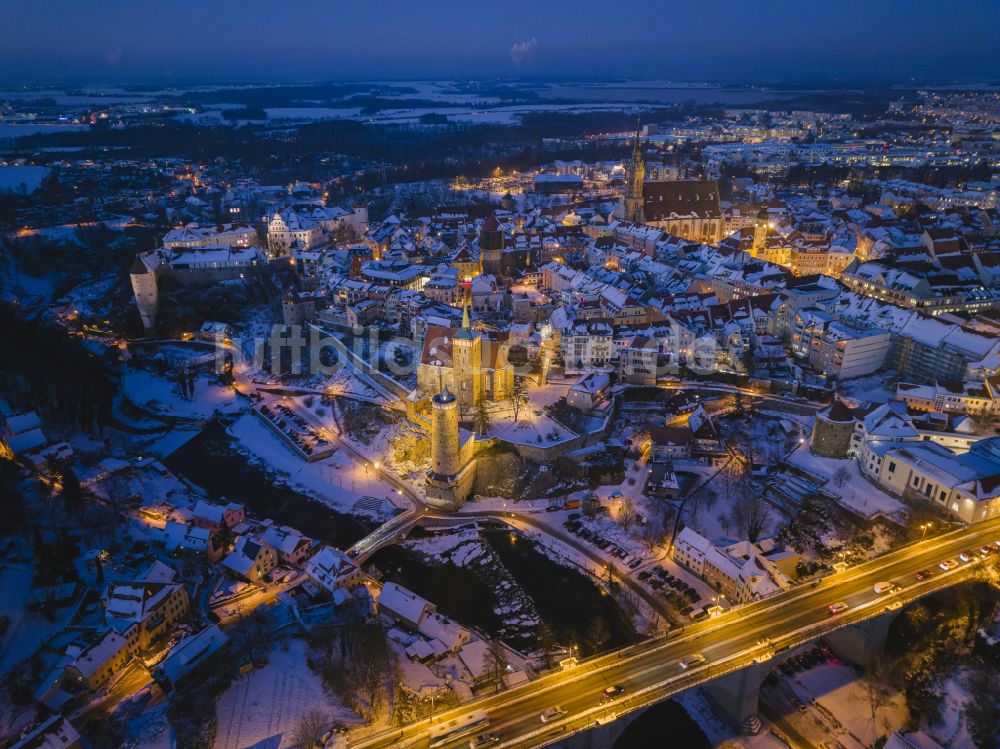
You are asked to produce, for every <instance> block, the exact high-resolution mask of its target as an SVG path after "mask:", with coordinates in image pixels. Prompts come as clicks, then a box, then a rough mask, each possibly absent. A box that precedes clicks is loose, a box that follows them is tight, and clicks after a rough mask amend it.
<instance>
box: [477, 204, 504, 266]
mask: <svg viewBox="0 0 1000 749" xmlns="http://www.w3.org/2000/svg"><path fill="white" fill-rule="evenodd" d="M479 260H480V263H481V264H482V272H483V274H484V275H488V274H492V275H494V276H497V277H499V276H500V273H501V271H502V270H503V229H502V228H501V227H500V222H499V221H497V220H496V217H494V216H489V217H488V218H487V219H486V221H484V222H483V225H482V226H480V227H479Z"/></svg>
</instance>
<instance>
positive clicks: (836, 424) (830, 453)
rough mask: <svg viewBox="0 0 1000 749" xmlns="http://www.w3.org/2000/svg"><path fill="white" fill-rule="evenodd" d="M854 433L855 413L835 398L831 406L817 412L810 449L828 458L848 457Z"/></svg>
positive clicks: (810, 439)
mask: <svg viewBox="0 0 1000 749" xmlns="http://www.w3.org/2000/svg"><path fill="white" fill-rule="evenodd" d="M853 433H854V414H852V413H851V409H849V408H848V407H847V406H846V405H844V402H843V401H842V400H840V399H839V398H834V401H833V403H832V404H831V405H830V407H829V408H825V409H823V410H822V411H819V412H818V413H817V414H816V420H815V422H813V431H812V436H811V437H810V438H809V449H810V450H811V451H812V452H814V453H816V454H817V455H822V456H824V457H827V458H846V457H847V453H848V451H849V450H850V449H851V434H853Z"/></svg>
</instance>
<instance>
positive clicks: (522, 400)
mask: <svg viewBox="0 0 1000 749" xmlns="http://www.w3.org/2000/svg"><path fill="white" fill-rule="evenodd" d="M510 404H511V407H512V408H513V409H514V421H515V422H517V419H518V416H520V414H521V409H522V408H524V407H525V406H527V405H528V391H527V390H525V389H524V380H523V378H521V377H518V376H516V375H515V376H514V381H513V386H512V387H511V390H510Z"/></svg>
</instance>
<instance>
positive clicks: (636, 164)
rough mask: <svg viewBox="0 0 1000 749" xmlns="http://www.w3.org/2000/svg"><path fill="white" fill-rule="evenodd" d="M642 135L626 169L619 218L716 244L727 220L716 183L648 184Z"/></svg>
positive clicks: (693, 239)
mask: <svg viewBox="0 0 1000 749" xmlns="http://www.w3.org/2000/svg"><path fill="white" fill-rule="evenodd" d="M645 177H646V166H645V163H644V162H643V157H642V146H641V142H640V139H639V133H638V131H637V132H636V134H635V141H634V143H633V146H632V156H631V157H630V158H629V160H628V162H627V163H626V165H625V194H624V195H623V196H622V199H621V201H620V202H619V204H618V209H617V210H616V211H615V213H616V215H617V216H618V217H619V218H621V219H624V220H625V221H629V222H631V223H633V224H645V225H647V226H655V227H657V228H658V229H663V230H664V231H665V232H667V233H668V234H672V235H673V236H675V237H680V238H682V239H687V240H690V241H692V242H705V243H707V244H715V243H717V242H719V241H720V240H721V239H722V237H723V232H724V227H725V217H724V216H723V214H722V205H721V203H720V201H719V186H718V184H717V183H716V182H715V181H714V180H666V181H656V182H647V181H646V180H645Z"/></svg>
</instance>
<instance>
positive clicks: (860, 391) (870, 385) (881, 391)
mask: <svg viewBox="0 0 1000 749" xmlns="http://www.w3.org/2000/svg"><path fill="white" fill-rule="evenodd" d="M894 376H895V375H894V373H891V372H890V373H888V374H887V373H885V372H882V373H880V374H873V375H868V376H867V377H856V378H854V379H853V380H844V381H843V382H841V383H840V384H838V385H837V393H838V394H839V395H840V396H841V397H844V398H846V399H849V400H851V401H854V403H856V404H858V405H860V404H862V403H886V402H887V401H890V400H892V399H893V398H895V397H896V393H895V390H894V389H893V388H890V387H889V386H888V384H887V381H888V380H889V379H891V378H892V377H894Z"/></svg>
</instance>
